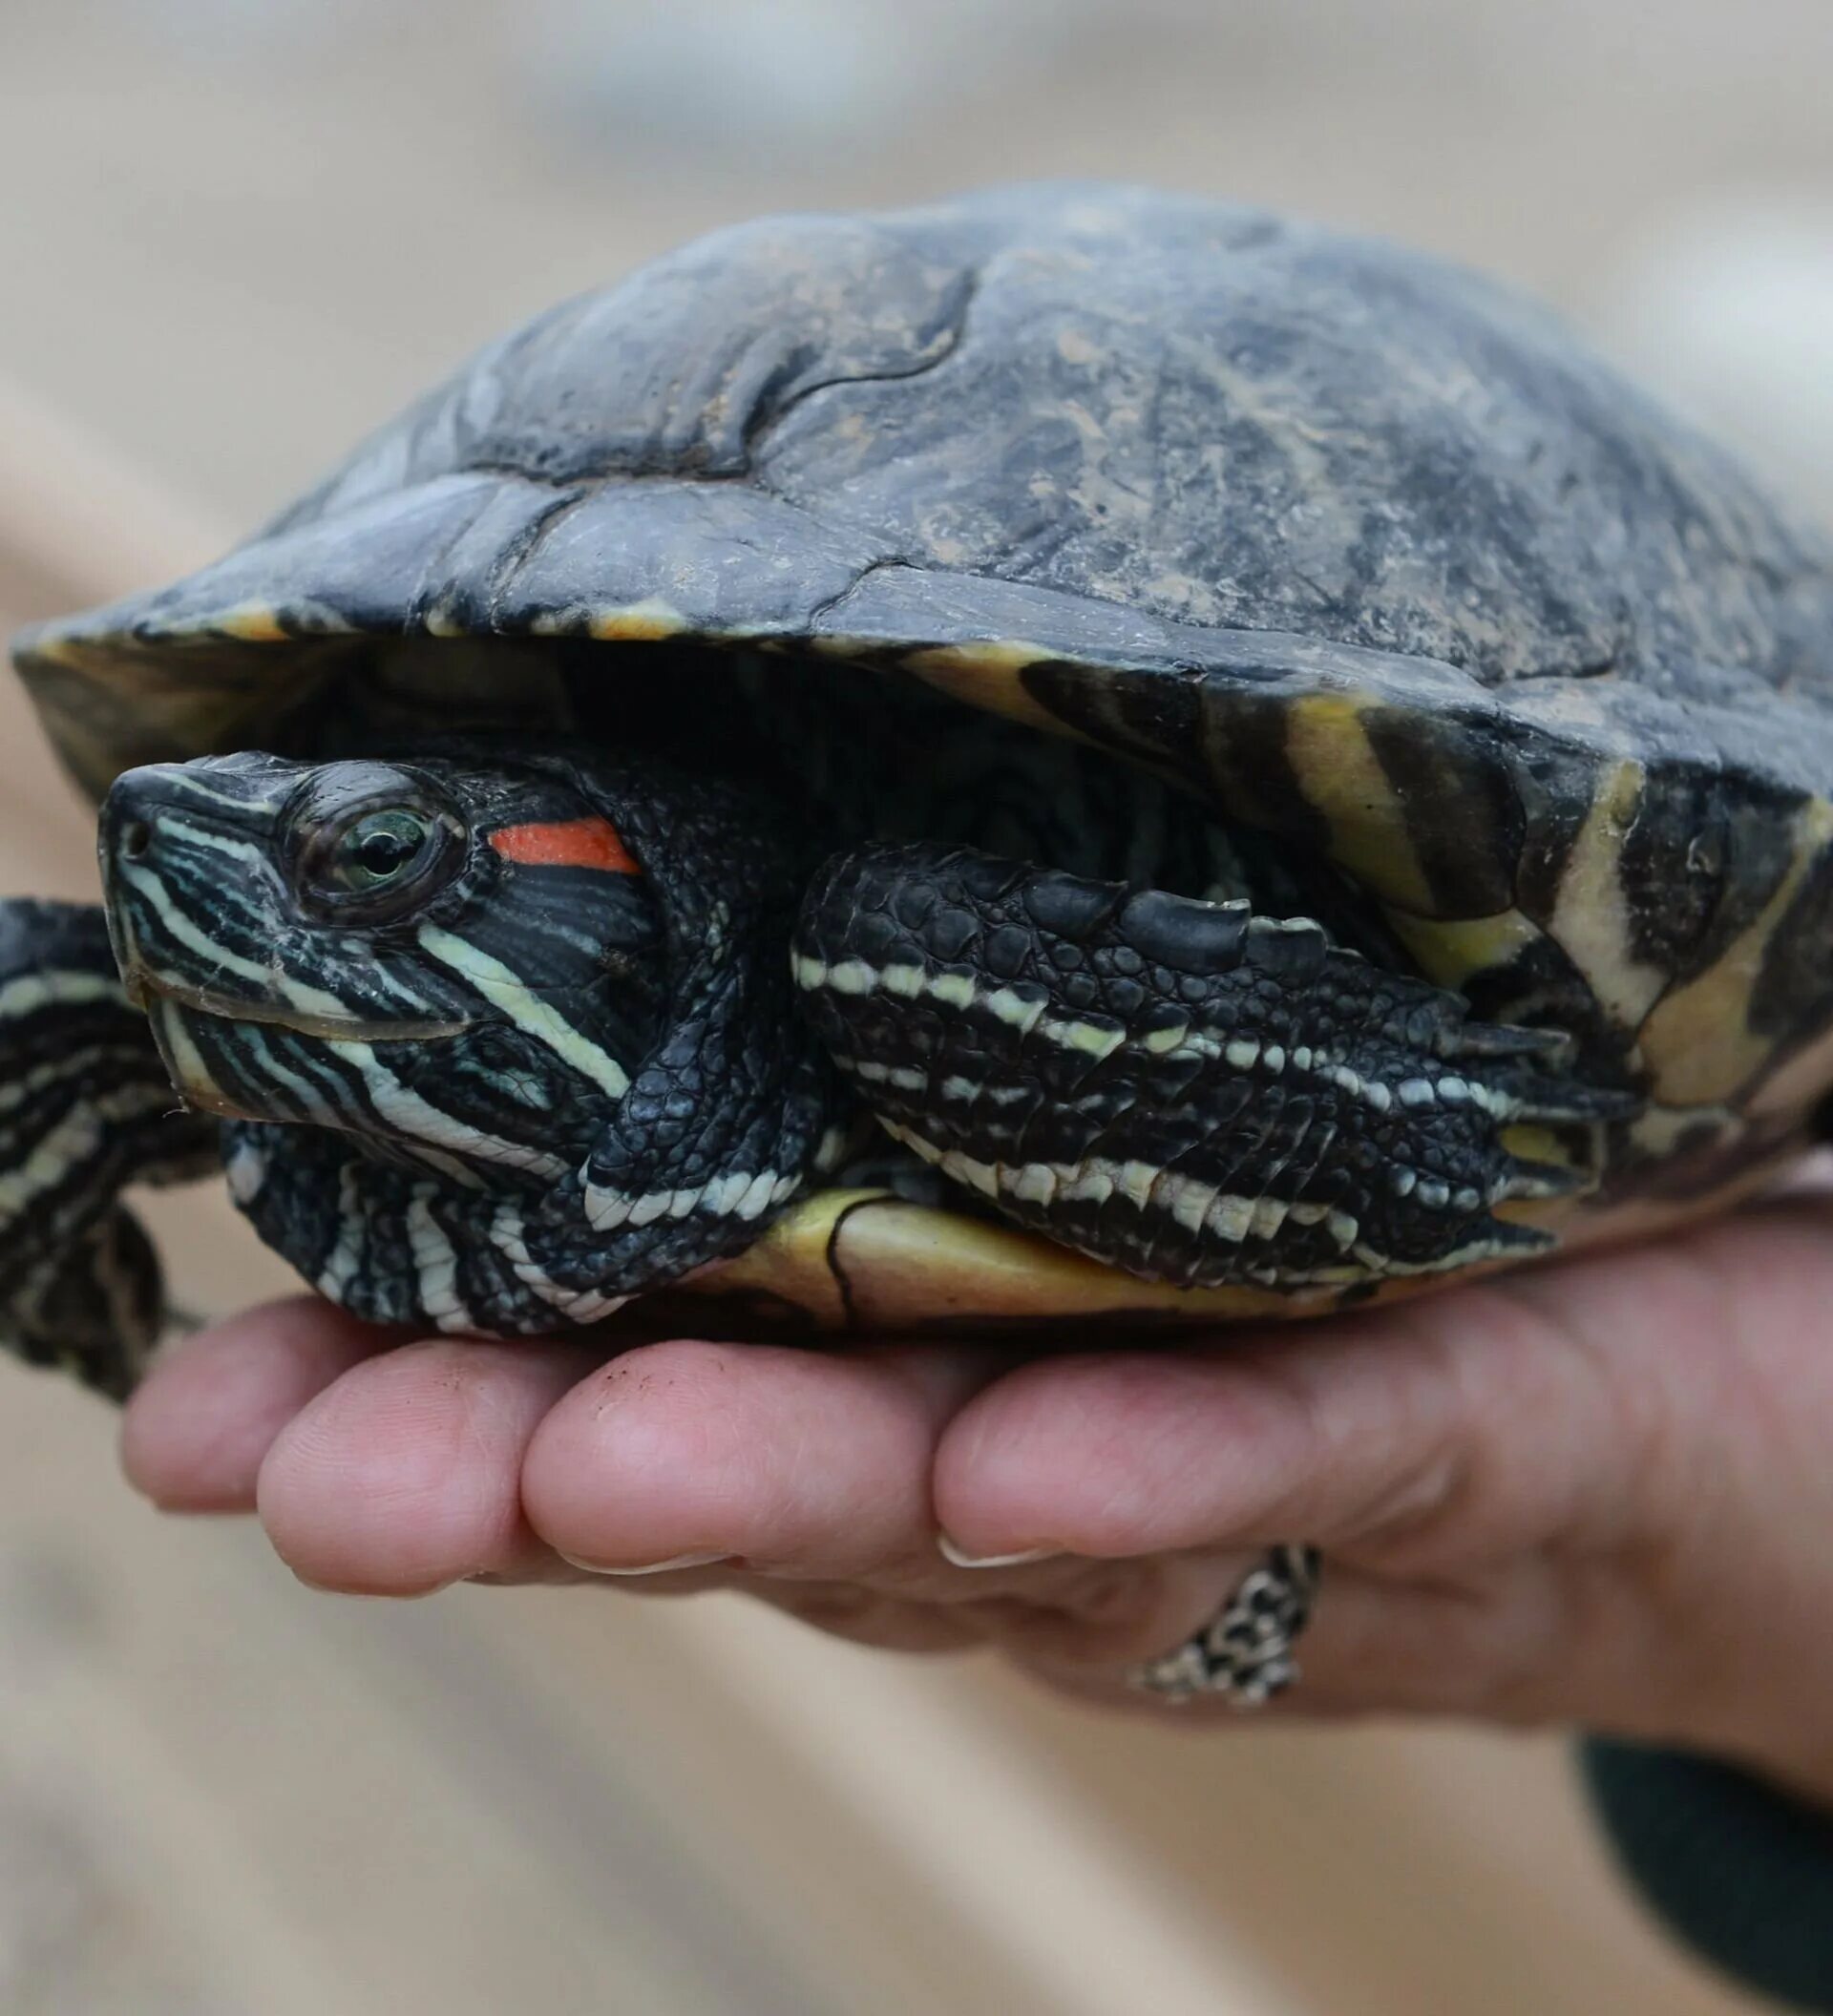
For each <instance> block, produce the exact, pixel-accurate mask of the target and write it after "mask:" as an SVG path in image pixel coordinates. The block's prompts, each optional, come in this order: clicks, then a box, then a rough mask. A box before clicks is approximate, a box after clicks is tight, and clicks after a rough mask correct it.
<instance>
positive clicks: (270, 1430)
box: [125, 1199, 1833, 1802]
mask: <svg viewBox="0 0 1833 2016" xmlns="http://www.w3.org/2000/svg"><path fill="white" fill-rule="evenodd" d="M1830 1233H1833V1204H1829V1203H1827V1202H1825V1201H1820V1200H1812V1199H1798V1200H1793V1201H1781V1202H1778V1203H1773V1204H1770V1205H1768V1206H1766V1207H1764V1208H1759V1209H1753V1210H1750V1211H1747V1212H1745V1213H1742V1214H1740V1215H1738V1216H1737V1217H1734V1218H1730V1219H1727V1220H1724V1221H1721V1222H1718V1223H1716V1224H1714V1225H1712V1226H1709V1227H1706V1228H1702V1229H1694V1230H1690V1231H1688V1232H1686V1233H1683V1234H1681V1235H1678V1236H1675V1237H1671V1238H1669V1239H1668V1240H1667V1241H1666V1242H1664V1243H1662V1244H1659V1245H1654V1246H1649V1247H1644V1248H1639V1249H1633V1250H1625V1251H1621V1252H1617V1253H1612V1254H1596V1255H1585V1256H1575V1257H1572V1258H1570V1259H1568V1260H1565V1261H1563V1262H1560V1263H1558V1264H1556V1265H1550V1266H1546V1267H1542V1268H1539V1269H1535V1270H1528V1271H1522V1272H1518V1273H1511V1274H1508V1275H1506V1276H1500V1277H1497V1278H1495V1279H1493V1280H1491V1281H1486V1282H1481V1283H1477V1284H1474V1285H1470V1286H1466V1287H1464V1288H1461V1289H1456V1290H1453V1291H1450V1292H1446V1293H1443V1294H1442V1295H1439V1296H1436V1297H1431V1298H1427V1299H1424V1300H1421V1301H1418V1302H1413V1303H1407V1304H1401V1305H1398V1306H1395V1307H1392V1308H1389V1309H1383V1310H1377V1311H1372V1312H1367V1313H1361V1314H1358V1315H1355V1316H1350V1317H1344V1318H1333V1319H1329V1320H1325V1321H1317V1322H1311V1323H1307V1324H1304V1325H1303V1326H1298V1327H1290V1328H1283V1329H1279V1328H1275V1329H1266V1330H1262V1329H1255V1330H1253V1331H1246V1330H1244V1331H1241V1332H1238V1333H1234V1334H1231V1335H1229V1336H1228V1337H1226V1338H1217V1339H1211V1340H1208V1341H1205V1342H1200V1343H1199V1342H1191V1343H1186V1344H1182V1345H1178V1346H1167V1345H1164V1344H1162V1343H1153V1344H1150V1345H1140V1346H1135V1347H1130V1348H1124V1349H1104V1350H1099V1351H1078V1352H1075V1353H1073V1354H1066V1355H1047V1356H1046V1355H1021V1354H1018V1353H1015V1352H1013V1351H1010V1350H1004V1349H1001V1348H999V1347H993V1346H986V1345H965V1344H961V1343H928V1342H925V1343H916V1344H871V1345H862V1346H855V1347H853V1348H852V1349H849V1350H846V1351H842V1352H831V1353H824V1352H815V1351H810V1350H802V1349H796V1348H790V1347H784V1346H773V1345H727V1344H708V1343H697V1342H691V1341H680V1340H677V1341H671V1342H663V1343H654V1344H647V1345H643V1346H641V1347H639V1348H636V1349H632V1350H628V1351H625V1352H624V1353H622V1355H620V1356H618V1357H616V1358H613V1359H612V1360H611V1361H610V1362H608V1363H600V1362H598V1361H597V1359H596V1357H595V1355H594V1353H593V1352H592V1351H591V1350H590V1349H588V1348H581V1347H580V1346H579V1345H578V1344H485V1343H475V1342H460V1341H454V1340H451V1339H442V1340H435V1341H427V1342H411V1343H407V1344H405V1345H402V1344H399V1342H398V1340H397V1339H396V1338H395V1337H393V1336H389V1335H384V1334H379V1333H376V1332H374V1331H370V1330H367V1329H365V1328H364V1327H363V1326H361V1325H358V1324H356V1323H353V1322H351V1321H350V1320H349V1319H348V1318H347V1317H345V1316H344V1315H342V1314H341V1313H338V1312H337V1311H335V1310H333V1309H331V1308H330V1307H329V1306H328V1305H326V1304H323V1303H320V1302H316V1301H310V1300H301V1301H295V1302H287V1303H281V1304H276V1305H272V1306H270V1307H268V1308H265V1309H262V1310H257V1311H254V1312H252V1313H249V1314H246V1315H243V1316H241V1317H238V1318H235V1319H233V1320H232V1321H229V1322H227V1323H224V1324H221V1325H219V1326H217V1327H216V1328H215V1329H213V1330H211V1331H208V1332H206V1333H204V1334H200V1335H199V1336H197V1337H194V1338H192V1339H190V1340H188V1341H187V1342H186V1343H184V1344H182V1345H181V1346H179V1347H178V1348H177V1349H176V1350H174V1351H173V1352H172V1353H171V1355H169V1356H167V1357H166V1358H164V1359H162V1360H161V1362H160V1363H159V1364H158V1366H157V1367H156V1368H155V1370H154V1371H153V1373H152V1374H151V1375H150V1376H149V1377H148V1379H147V1381H146V1383H145V1385H144V1386H143V1387H142V1389H141V1390H140V1392H139V1393H138V1394H137V1397H135V1399H134V1401H133V1403H132V1405H131V1407H130V1409H129V1412H128V1416H127V1421H126V1428H125V1459H126V1464H127V1469H128V1473H129V1476H130V1477H131V1478H132V1479H133V1481H135V1482H136V1484H137V1486H138V1487H139V1488H140V1489H141V1490H142V1491H144V1492H145V1493H146V1494H147V1495H148V1496H150V1497H151V1498H152V1499H153V1500H154V1501H155V1502H158V1503H159V1504H161V1505H163V1506H166V1507H168V1508H170V1509H174V1510H191V1511H246V1510H256V1511H258V1512H259V1514H260V1517H261V1519H262V1521H263V1525H264V1526H265V1528H266V1531H267V1533H268V1535H269V1537H270V1539H271V1540H272V1542H273V1544H274V1546H275V1548H276V1549H277V1551H278V1552H279V1553H280V1555H281V1556H282V1558H283V1559H284V1561H285V1562H286V1563H287V1564H288V1565H290V1566H291V1567H292V1568H293V1570H294V1572H295V1573H297V1574H298V1575H299V1576H301V1577H302V1579H304V1580H306V1581H307V1582H309V1583H310V1584H312V1585H313V1586H318V1587H324V1588H331V1589H344V1590H358V1591H363V1592H366V1593H370V1594H389V1595H404V1596H405V1595H415V1594H422V1593H425V1592H428V1591H430V1590H432V1589H435V1588H439V1587H441V1586H445V1585H447V1584H450V1583H452V1582H454V1581H458V1580H461V1579H471V1580H484V1581H492V1582H509V1583H516V1582H531V1581H541V1582H554V1581H581V1582H597V1583H600V1584H602V1585H604V1586H615V1587H622V1588H625V1589H630V1590H641V1591H644V1592H647V1593H652V1594H664V1593H665V1594H676V1593H683V1592H689V1591H693V1590H696V1589H701V1588H707V1587H742V1588H746V1589H748V1590H750V1591H752V1592H753V1593H755V1594H757V1595H760V1596H763V1597H765V1598H766V1599H767V1600H769V1601H770V1602H772V1603H775V1604H777V1605H779V1606H780V1607H784V1608H786V1609H788V1610H790V1611H792V1612H794V1613H795V1614H796V1615H798V1616H800V1617H803V1618H805V1619H806V1620H808V1621H809V1622H811V1623H813V1624H816V1625H819V1626H821V1627H823V1628H827V1629H829V1630H832V1631H836V1632H838V1633H840V1634H842V1635H845V1636H848V1637H853V1638H858V1639H863V1640H866V1641H868V1642H870V1643H873V1644H876V1645H880V1646H885V1647H888V1648H892V1649H901V1650H937V1649H956V1648H962V1647H968V1646H973V1645H991V1646H994V1647H997V1648H998V1649H1001V1651H1003V1652H1004V1653H1005V1654H1007V1655H1008V1656H1009V1657H1010V1658H1012V1659H1013V1660H1015V1661H1017V1662H1018V1663H1019V1664H1020V1665H1022V1666H1023V1667H1025V1668H1026V1669H1028V1670H1031V1671H1032V1672H1033V1673H1035V1674H1036V1675H1037V1676H1038V1677H1040V1678H1042V1679H1044V1680H1046V1681H1048V1682H1050V1683H1051V1684H1053V1685H1055V1686H1057V1687H1059V1688H1063V1689H1066V1690H1068V1691H1073V1692H1075V1693H1077V1694H1079V1695H1082V1696H1085V1697H1087V1698H1091V1699H1095V1700H1100V1701H1105V1702H1111V1703H1115V1704H1120V1703H1123V1702H1129V1701H1130V1702H1134V1703H1136V1704H1137V1705H1139V1706H1141V1707H1142V1708H1143V1709H1145V1710H1146V1712H1154V1713H1163V1712H1164V1711H1163V1709H1162V1707H1160V1705H1159V1704H1157V1703H1155V1702H1151V1701H1148V1700H1143V1699H1142V1698H1141V1697H1139V1696H1137V1695H1133V1694H1130V1693H1129V1692H1128V1691H1127V1689H1126V1687H1125V1684H1124V1680H1123V1677H1122V1676H1123V1673H1124V1670H1125V1669H1126V1667H1127V1666H1128V1665H1129V1664H1130V1663H1132V1662H1134V1661H1137V1660H1139V1659H1141V1658H1144V1657H1148V1656H1150V1655H1152V1654H1155V1653H1158V1652H1161V1651H1164V1650H1166V1649H1169V1648H1170V1647H1172V1646H1174V1645H1176V1644H1177V1643H1178V1642H1180V1641H1181V1640H1182V1639H1183V1638H1184V1637H1185V1636H1186V1635H1187V1634H1188V1633H1189V1632H1190V1631H1191V1630H1192V1629H1194V1628H1198V1627H1200V1626H1201V1625H1202V1624H1203V1623H1204V1622H1205V1621H1206V1620H1207V1619H1208V1618H1209V1617H1210V1616H1211V1614H1212V1613H1213V1611H1214V1610H1215V1608H1216V1607H1217V1606H1218V1605H1219V1604H1220V1602H1221V1601H1222V1600H1223V1598H1224V1597H1225V1596H1226V1595H1227V1593H1228V1592H1229V1590H1230V1589H1231V1588H1232V1587H1233V1585H1234V1584H1235V1582H1236V1581H1237V1580H1238V1578H1239V1576H1240V1575H1241V1573H1242V1571H1243V1570H1244V1568H1245V1567H1247V1566H1248V1565H1250V1564H1251V1563H1252V1561H1253V1560H1254V1558H1255V1557H1256V1556H1257V1555H1258V1554H1259V1552H1260V1551H1261V1550H1262V1548H1263V1547H1264V1546H1265V1545H1266V1544H1268V1543H1271V1542H1275V1541H1280V1540H1292V1539H1304V1540H1308V1541H1314V1542H1317V1544H1320V1545H1321V1546H1322V1548H1323V1550H1324V1557H1325V1562H1326V1568H1325V1577H1324V1583H1323V1589H1322V1593H1321V1596H1320V1599H1319V1602H1318V1607H1317V1618H1316V1622H1315V1624H1314V1626H1313V1628H1312V1630H1311V1632H1310V1634H1309V1635H1308V1636H1307V1637H1306V1638H1305V1640H1304V1641H1303V1643H1302V1645H1301V1647H1300V1657H1301V1663H1302V1666H1303V1671H1304V1677H1303V1680H1302V1682H1301V1683H1300V1685H1299V1686H1298V1687H1297V1688H1296V1690H1295V1691H1293V1692H1292V1693H1291V1694H1289V1695H1287V1696H1285V1697H1283V1698H1282V1701H1281V1703H1280V1706H1279V1709H1278V1710H1277V1712H1280V1713H1299V1714H1314V1715H1338V1714H1345V1713H1358V1712H1371V1711H1373V1712H1406V1713H1416V1714H1435V1715H1446V1714H1448V1715H1460V1716H1478V1717H1483V1718H1486V1719H1492V1720H1500V1721H1506V1722H1515V1723H1523V1722H1542V1721H1574V1722H1580V1723H1583V1724H1585V1725H1587V1726H1589V1727H1591V1728H1593V1729H1599V1730H1608V1731H1611V1732H1613V1733H1619V1734H1624V1735H1630V1736H1637V1737H1642V1738H1645V1739H1650V1740H1661V1741H1669V1742H1684V1743H1688V1744H1692V1745H1695V1746H1697V1747H1700V1748H1704V1749H1709V1750H1715V1751H1717V1752H1719V1753H1721V1754H1727V1755H1731V1756H1734V1757H1737V1758H1738V1759H1740V1760H1741V1761H1743V1762H1745V1763H1747V1764H1749V1765H1751V1766H1753V1767H1754V1768H1757V1769H1759V1770H1760V1771H1763V1772H1765V1773H1767V1774H1769V1775H1772V1776H1774V1777H1776V1778H1778V1779H1780V1780H1782V1781H1784V1782H1786V1783H1788V1784H1790V1785H1791V1786H1792V1787H1793V1788H1794V1789H1796V1790H1797V1791H1801V1792H1803V1793H1805V1794H1806V1795H1807V1796H1810V1797H1815V1798H1818V1799H1820V1800H1822V1802H1833V1548H1829V1547H1828V1546H1827V1545H1826V1544H1825V1540H1824V1535H1825V1534H1826V1533H1827V1532H1828V1531H1829V1530H1833V1463H1830V1462H1829V1461H1828V1458H1827V1450H1828V1446H1829V1442H1830V1441H1833V1348H1829V1346H1830V1345H1833V1317H1829V1313H1828V1312H1829V1310H1833V1237H1830V1236H1829V1234H1830ZM943 1533H946V1534H947V1535H949V1536H951V1537H952V1538H951V1541H950V1542H949V1543H947V1545H948V1546H949V1547H950V1548H951V1550H952V1551H953V1552H954V1553H955V1554H957V1555H959V1554H960V1553H963V1552H965V1553H967V1554H970V1555H973V1556H978V1557H982V1558H984V1557H993V1562H992V1563H991V1565H982V1566H976V1567H968V1566H961V1565H956V1564H955V1562H954V1561H952V1560H950V1559H947V1558H945V1556H944V1552H943V1551H942V1548H943V1545H944V1543H942V1542H941V1541H940V1539H939V1536H940V1535H941V1534H943ZM1011 1557H1022V1558H1020V1559H1013V1558H1011ZM1216 1712H1217V1711H1216V1710H1214V1709H1206V1708H1205V1706H1204V1705H1203V1704H1201V1703H1198V1704H1195V1705H1194V1706H1193V1709H1192V1711H1191V1712H1190V1713H1189V1714H1188V1715H1187V1717H1186V1720H1187V1722H1189V1723H1190V1724H1193V1725H1200V1724H1202V1723H1203V1722H1205V1721H1207V1720H1209V1719H1211V1717H1212V1716H1213V1715H1214V1714H1215V1713H1216Z"/></svg>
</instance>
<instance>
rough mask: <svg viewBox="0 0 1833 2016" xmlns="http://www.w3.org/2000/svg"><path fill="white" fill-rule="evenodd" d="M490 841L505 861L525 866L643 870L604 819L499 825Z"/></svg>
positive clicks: (622, 871) (636, 872) (629, 872)
mask: <svg viewBox="0 0 1833 2016" xmlns="http://www.w3.org/2000/svg"><path fill="white" fill-rule="evenodd" d="M490 844H491V846H492V847H494V848H495V850H496V851H497V852H498V853H499V854H501V855H502V857H503V859H504V860H505V861H519V862H521V863H522V864H523V866H524V867H527V868H604V869H609V870H611V872H613V873H614V874H620V875H640V874H642V872H643V870H642V869H641V868H640V867H639V866H638V865H637V863H636V861H635V860H634V859H633V858H632V856H631V854H630V851H629V850H628V849H627V848H626V847H625V846H624V844H623V842H622V840H621V839H619V837H618V830H617V828H616V827H615V826H613V825H612V824H611V822H610V820H608V819H562V820H560V821H558V822H557V823H556V824H554V825H552V826H499V827H498V828H497V829H496V830H495V832H494V833H492V834H491V836H490Z"/></svg>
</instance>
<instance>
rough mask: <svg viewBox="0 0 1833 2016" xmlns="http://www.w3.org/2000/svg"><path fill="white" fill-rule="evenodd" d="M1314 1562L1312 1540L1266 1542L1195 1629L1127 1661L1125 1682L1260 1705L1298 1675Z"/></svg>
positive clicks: (1178, 1699) (1174, 1694)
mask: <svg viewBox="0 0 1833 2016" xmlns="http://www.w3.org/2000/svg"><path fill="white" fill-rule="evenodd" d="M1318 1569H1319V1559H1318V1554H1317V1548H1316V1547H1308V1546H1281V1547H1274V1548H1272V1549H1270V1550H1269V1551H1268V1553H1267V1555H1266V1558H1265V1559H1264V1560H1263V1561H1261V1562H1260V1564H1259V1565H1257V1566H1256V1567H1254V1568H1253V1569H1251V1570H1250V1571H1249V1573H1248V1574H1247V1575H1245V1576H1244V1577H1243V1578H1242V1579H1241V1581H1240V1582H1239V1583H1237V1584H1236V1585H1235V1586H1234V1588H1233V1589H1232V1590H1231V1591H1230V1592H1229V1596H1228V1600H1227V1601H1226V1602H1225V1603H1224V1604H1223V1605H1222V1607H1221V1608H1220V1609H1219V1610H1217V1611H1216V1613H1215V1615H1214V1616H1213V1617H1212V1618H1211V1620H1210V1622H1209V1623H1208V1624H1206V1625H1205V1626H1204V1627H1203V1628H1202V1629H1201V1630H1200V1631H1197V1632H1195V1633H1193V1634H1192V1635H1191V1636H1190V1637H1189V1638H1187V1639H1186V1640H1185V1641H1184V1643H1183V1644H1182V1645H1180V1646H1179V1647H1178V1648H1177V1649H1176V1650H1175V1651H1171V1652H1166V1653H1165V1654H1163V1655H1162V1656H1161V1657H1159V1658H1157V1659H1148V1660H1145V1661H1143V1662H1142V1663H1141V1664H1140V1665H1138V1666H1135V1667H1133V1668H1131V1669H1130V1670H1128V1672H1127V1685H1128V1686H1129V1687H1133V1688H1137V1689H1138V1690H1139V1691H1140V1692H1142V1693H1148V1694H1156V1695H1157V1696H1158V1697H1159V1699H1160V1700H1162V1701H1167V1702H1169V1703H1171V1704H1173V1705H1182V1704H1183V1703H1184V1702H1187V1701H1192V1700H1196V1699H1198V1698H1203V1699H1210V1700H1217V1701H1226V1702H1228V1703H1229V1705H1230V1706H1231V1707H1232V1708H1241V1709H1248V1708H1260V1707H1263V1706H1264V1705H1265V1704H1266V1703H1267V1702H1269V1701H1271V1700H1272V1699H1273V1697H1274V1695H1275V1694H1280V1693H1283V1692H1284V1691H1286V1689H1287V1688H1289V1687H1290V1686H1292V1684H1293V1683H1294V1681H1296V1679H1297V1677H1298V1667H1297V1662H1296V1660H1295V1659H1294V1658H1293V1655H1292V1649H1293V1646H1294V1645H1295V1643H1296V1641H1297V1638H1298V1635H1299V1633H1300V1632H1301V1631H1302V1630H1303V1629H1304V1628H1305V1626H1306V1625H1307V1624H1308V1623H1310V1621H1311V1611H1312V1605H1313V1603H1314V1602H1315V1600H1316V1598H1317V1577H1318Z"/></svg>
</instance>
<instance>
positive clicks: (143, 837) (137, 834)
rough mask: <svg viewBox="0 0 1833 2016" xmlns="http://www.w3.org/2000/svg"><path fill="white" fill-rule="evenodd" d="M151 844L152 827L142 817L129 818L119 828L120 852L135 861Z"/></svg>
mask: <svg viewBox="0 0 1833 2016" xmlns="http://www.w3.org/2000/svg"><path fill="white" fill-rule="evenodd" d="M152 845H153V829H152V828H151V827H150V826H148V825H147V823H146V821H145V820H144V819H130V820H129V821H128V822H127V824H126V825H125V826H124V827H122V829H121V852H122V853H123V854H125V855H126V856H127V858H128V859H129V860H130V861H137V860H138V859H139V858H140V856H141V855H142V854H144V853H145V852H146V851H147V849H148V848H149V847H151V846H152Z"/></svg>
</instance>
